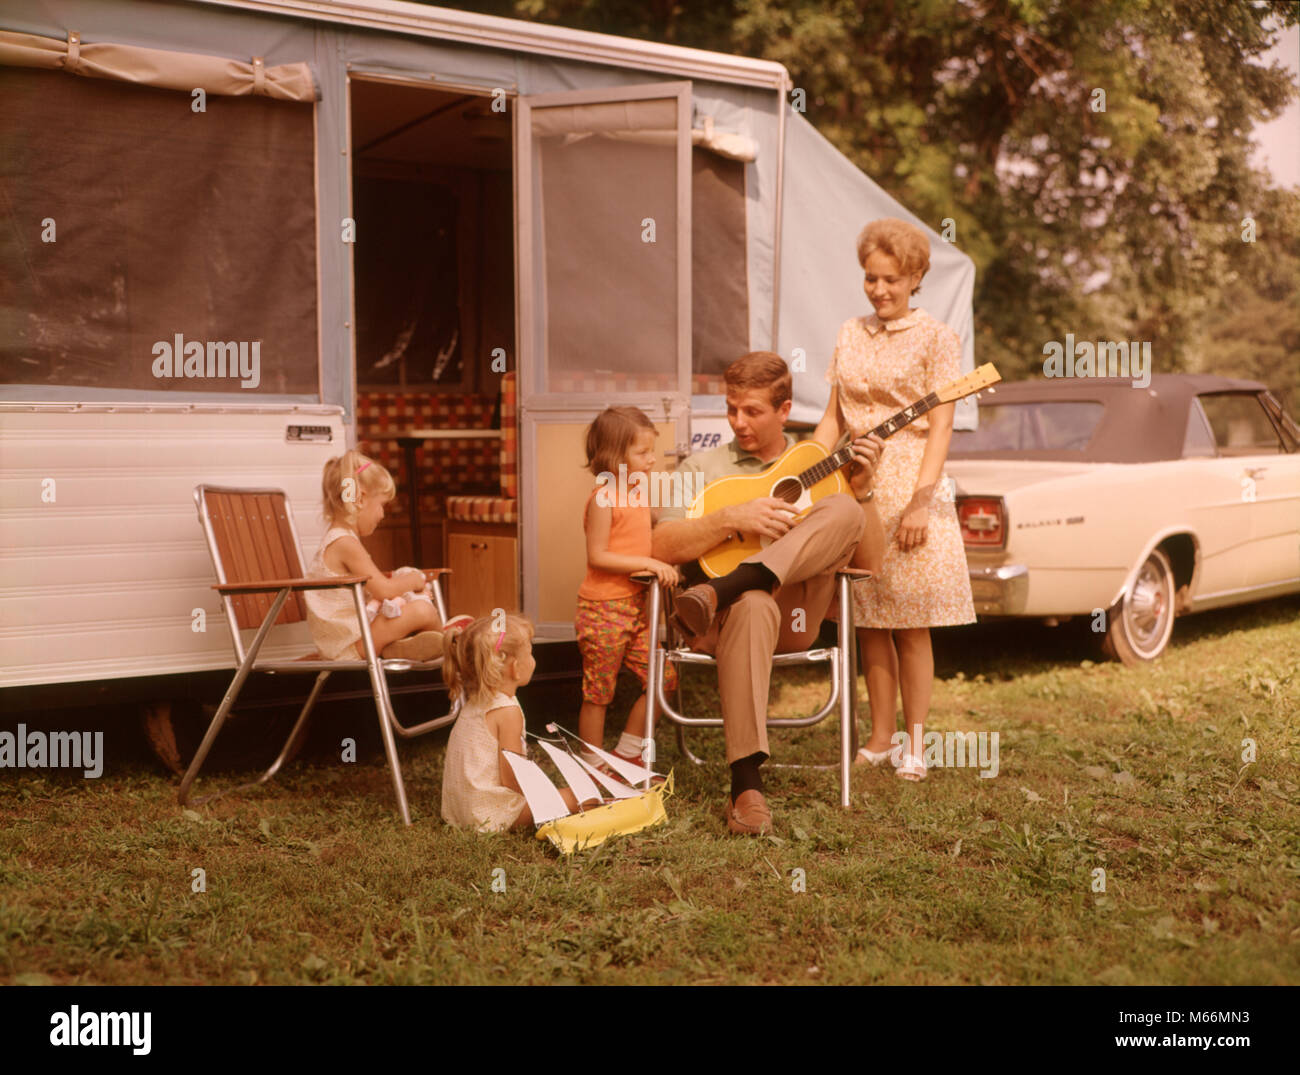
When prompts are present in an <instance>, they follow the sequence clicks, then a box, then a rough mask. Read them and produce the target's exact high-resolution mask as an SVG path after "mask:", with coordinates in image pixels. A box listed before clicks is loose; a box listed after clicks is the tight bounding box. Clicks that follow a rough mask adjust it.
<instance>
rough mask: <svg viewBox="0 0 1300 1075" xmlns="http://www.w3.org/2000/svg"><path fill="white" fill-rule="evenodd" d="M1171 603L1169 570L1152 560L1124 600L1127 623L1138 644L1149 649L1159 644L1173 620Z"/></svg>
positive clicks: (1130, 636)
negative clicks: (1170, 610) (1170, 608)
mask: <svg viewBox="0 0 1300 1075" xmlns="http://www.w3.org/2000/svg"><path fill="white" fill-rule="evenodd" d="M1169 606H1170V602H1169V586H1168V580H1167V578H1166V576H1165V573H1164V571H1163V570H1161V568H1160V565H1159V564H1158V563H1157V562H1156V561H1155V560H1148V561H1147V562H1146V563H1145V564H1143V565H1142V570H1141V571H1139V572H1138V576H1137V578H1136V579H1135V580H1134V582H1133V590H1132V592H1131V593H1130V594H1129V596H1128V600H1127V601H1125V602H1124V621H1125V623H1124V625H1125V626H1126V627H1127V628H1128V634H1129V638H1130V639H1131V640H1132V642H1133V644H1134V645H1135V646H1137V647H1138V648H1140V649H1142V650H1144V651H1146V650H1151V649H1153V648H1154V647H1155V646H1156V645H1158V644H1159V642H1160V639H1161V636H1163V634H1164V631H1165V625H1166V624H1167V622H1168V620H1169Z"/></svg>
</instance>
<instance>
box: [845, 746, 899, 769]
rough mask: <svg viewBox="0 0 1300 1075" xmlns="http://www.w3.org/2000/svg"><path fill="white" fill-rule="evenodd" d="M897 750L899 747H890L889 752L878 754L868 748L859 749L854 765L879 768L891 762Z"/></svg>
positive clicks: (883, 751) (884, 751) (854, 758)
mask: <svg viewBox="0 0 1300 1075" xmlns="http://www.w3.org/2000/svg"><path fill="white" fill-rule="evenodd" d="M897 749H898V748H897V747H890V748H889V749H888V750H882V751H881V752H880V753H879V754H877V753H876V752H875V751H874V750H868V749H867V748H866V747H858V752H857V754H856V755H854V757H853V764H854V765H871V766H875V767H879V766H881V765H884V764H885V762H887V761H889V759H890V758H891V757H892V756H893V754H894V752H895V751H896V750H897Z"/></svg>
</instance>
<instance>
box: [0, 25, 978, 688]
mask: <svg viewBox="0 0 1300 1075" xmlns="http://www.w3.org/2000/svg"><path fill="white" fill-rule="evenodd" d="M804 105H805V102H803V100H802V95H801V94H800V93H799V92H798V89H797V87H794V86H792V85H791V83H790V79H789V76H788V74H787V72H786V71H785V69H784V68H783V67H782V66H780V65H779V64H775V63H771V62H767V61H759V60H751V59H745V58H741V57H735V56H727V55H721V54H716V53H709V52H703V51H699V50H694V49H686V48H678V47H673V46H667V45H659V44H653V43H648V42H643V41H634V40H627V39H622V38H615V37H610V36H605V35H599V34H591V33H584V32H576V31H570V30H564V29H558V28H554V27H548V26H540V25H534V24H530V23H525V22H517V21H513V20H506V19H499V18H491V17H485V16H479V15H472V14H466V13H463V12H456V11H450V10H446V9H439V8H432V7H424V6H420V5H415V4H409V3H399V2H393V0H355V2H336V3H316V2H307V0H150V2H147V3H141V2H139V0H6V3H5V5H4V11H3V13H2V14H0V139H2V142H0V146H2V148H0V194H2V195H3V197H2V198H0V216H2V217H3V221H2V224H3V228H2V230H0V381H2V382H4V384H3V387H2V388H0V443H2V444H3V458H4V471H3V475H2V477H0V489H2V490H3V503H2V505H0V511H2V515H0V518H2V519H3V544H4V553H3V565H4V573H3V586H4V591H5V604H4V607H5V617H4V623H3V626H2V627H0V638H2V640H3V641H2V642H0V665H3V673H0V674H2V675H3V681H2V682H3V685H4V686H5V687H10V688H12V687H19V688H39V687H40V686H41V685H50V684H63V685H66V686H67V687H69V688H72V687H74V686H75V685H78V684H80V685H84V686H86V687H90V686H92V685H93V686H94V687H95V688H96V691H97V692H98V693H97V694H96V695H95V696H102V691H103V688H104V686H105V684H111V683H114V682H117V683H123V684H125V683H127V682H129V681H132V680H135V681H138V680H139V679H140V678H141V677H168V676H174V675H178V674H190V673H194V672H198V671H202V670H212V669H220V668H229V667H230V666H231V656H230V652H231V651H230V647H229V645H228V642H227V640H226V639H225V638H224V637H222V632H223V631H224V628H223V627H221V626H220V616H219V614H218V612H219V607H218V603H217V600H216V597H215V594H214V593H213V591H212V590H211V589H210V584H211V582H212V581H213V580H212V570H211V565H210V563H209V561H208V558H207V554H206V551H205V548H204V543H203V538H202V533H201V530H200V527H199V525H198V522H197V519H196V517H195V510H194V505H193V501H192V499H191V490H192V489H193V487H194V486H195V485H196V484H198V483H199V482H211V483H216V484H222V485H249V486H278V487H283V488H285V489H286V490H287V492H288V493H289V497H290V501H291V503H292V505H293V510H294V513H295V518H296V520H297V524H298V527H299V529H300V531H301V532H302V535H303V539H304V541H305V542H306V543H307V545H308V548H307V549H306V550H305V554H306V556H307V557H310V554H311V551H312V548H314V546H315V543H316V541H317V539H318V537H319V535H320V533H321V532H322V530H323V523H322V521H321V520H320V519H319V518H318V515H319V507H320V492H319V489H320V478H319V475H320V470H321V466H322V464H323V462H324V460H325V459H326V458H328V457H329V456H331V455H334V454H337V453H338V452H340V451H341V450H343V449H344V448H345V447H347V446H349V445H352V444H354V443H355V444H357V445H358V446H359V447H361V448H362V449H363V450H365V451H367V452H368V453H370V454H372V455H374V456H376V457H377V458H379V459H380V460H382V461H383V462H384V463H385V464H386V465H387V466H388V468H389V469H390V470H391V471H392V472H393V474H394V476H395V477H396V479H397V483H398V489H399V494H400V497H399V502H398V504H397V505H395V507H396V508H397V511H396V512H395V513H394V512H391V511H390V519H389V520H388V521H387V522H386V524H385V528H384V529H382V530H380V531H379V532H377V533H376V535H375V536H374V538H373V539H372V542H371V544H372V551H373V552H374V554H375V556H376V559H377V561H379V562H380V564H381V566H385V567H390V568H391V567H394V566H397V565H400V564H404V563H411V562H415V561H417V560H418V561H420V563H421V566H435V565H437V564H439V563H442V564H444V565H445V566H449V567H451V568H453V569H454V571H455V574H454V575H453V577H452V581H451V586H450V589H451V600H450V603H451V606H452V609H453V611H458V612H459V611H469V612H486V611H487V610H488V609H490V608H493V607H497V606H501V607H509V608H520V609H522V610H523V612H524V613H525V614H527V615H528V616H529V617H531V618H532V619H533V620H534V621H535V622H536V623H537V624H538V627H539V635H540V637H543V638H555V639H564V638H572V637H573V633H572V632H573V627H572V620H573V613H574V607H575V595H576V591H577V587H578V583H579V580H580V578H581V575H582V571H583V562H584V556H583V541H582V528H581V519H580V516H581V511H580V507H581V504H582V502H583V497H584V494H585V491H586V490H587V489H588V488H589V487H590V483H591V481H592V478H591V475H589V474H587V473H586V472H584V471H583V470H582V462H583V456H582V450H581V434H582V431H583V429H584V427H585V425H586V424H587V423H588V422H589V421H590V420H591V418H592V417H593V416H594V415H595V414H596V413H597V412H598V411H599V410H600V409H601V408H603V407H605V406H606V405H609V404H614V403H628V404H634V405H636V406H640V407H642V408H644V409H645V410H646V411H647V412H648V413H649V414H650V415H651V416H652V417H653V418H654V419H655V420H656V422H657V423H658V428H659V430H660V432H661V438H660V441H659V458H660V460H661V465H668V466H671V465H672V463H673V462H674V461H675V458H676V457H680V454H681V453H684V452H687V451H688V450H689V445H690V444H691V442H692V433H693V431H694V434H695V436H696V438H697V442H699V441H701V440H703V439H704V438H706V437H707V436H710V435H716V434H717V433H719V432H720V431H721V430H722V429H725V423H721V422H719V420H718V418H717V416H718V415H720V414H722V413H724V409H723V407H722V400H721V373H722V370H723V369H724V367H725V366H726V365H727V363H728V362H729V361H730V360H732V359H734V358H736V357H738V356H739V355H741V354H743V353H744V352H746V351H749V350H757V349H772V350H776V351H778V352H780V353H781V354H782V355H784V356H785V357H786V358H787V360H790V361H791V362H792V365H793V367H794V369H795V371H796V372H795V378H794V381H795V388H794V393H795V407H794V413H793V418H795V419H797V420H803V421H810V422H811V421H815V420H816V419H817V418H818V417H819V416H820V414H821V411H822V408H823V406H824V402H825V399H826V394H827V386H826V384H825V382H824V379H823V373H824V370H825V368H826V365H827V361H828V359H829V357H830V351H831V348H832V345H833V342H834V338H835V333H836V329H837V327H838V326H839V324H840V323H841V322H842V321H843V320H844V319H846V318H848V317H851V316H854V315H856V314H860V313H865V312H867V310H868V307H867V306H866V303H865V299H864V296H863V293H862V277H861V272H860V270H859V268H858V265H857V262H856V259H855V256H854V238H855V236H856V234H857V231H858V230H859V229H860V228H861V226H862V225H863V224H864V223H865V222H866V221H868V220H870V219H872V218H875V217H879V216H900V217H904V218H907V219H911V220H913V222H914V223H918V224H921V223H922V222H921V221H919V220H916V219H915V218H914V217H912V215H911V214H910V213H908V212H907V210H906V209H904V208H903V207H902V206H900V205H898V204H897V203H896V202H894V201H893V200H892V199H890V198H889V197H888V196H887V195H886V194H885V193H884V192H883V191H882V190H881V189H880V188H879V187H878V186H876V185H875V184H874V183H873V182H872V181H871V180H870V179H869V178H867V177H866V176H864V175H862V174H861V173H860V172H859V171H858V170H857V169H856V168H854V167H853V165H852V164H850V163H849V162H848V161H847V160H846V159H845V158H844V157H843V156H841V155H840V154H839V153H838V152H837V151H836V150H835V149H834V148H833V147H832V146H831V145H830V144H829V143H828V142H826V141H825V140H824V139H823V138H822V137H821V136H820V135H819V134H818V133H817V131H816V129H815V128H814V126H813V124H812V123H810V122H809V121H808V119H807V118H805V115H804V114H802V111H801V109H802V107H803V106H804ZM806 107H807V108H809V109H811V108H812V107H813V105H812V103H811V102H807V104H806ZM814 118H815V117H814ZM922 226H924V225H922ZM926 230H927V232H928V234H929V235H930V238H931V244H932V258H933V268H932V270H931V272H930V275H929V276H928V277H927V279H926V281H925V284H924V288H923V291H922V293H921V295H920V297H919V301H920V302H922V303H923V304H924V305H925V306H926V308H927V309H929V310H930V311H931V312H932V313H933V314H934V315H935V316H937V317H939V318H941V319H943V320H945V321H947V322H948V323H949V324H950V325H952V327H953V328H954V329H956V330H957V332H958V333H959V335H960V336H961V338H962V341H963V345H964V350H965V353H964V363H963V369H964V371H969V370H970V369H971V368H972V365H973V346H972V326H971V295H972V287H973V280H974V271H973V266H972V264H971V262H970V260H969V259H968V258H967V257H965V256H964V255H963V254H961V253H960V252H959V251H958V250H957V249H956V248H955V247H953V246H952V245H950V244H948V243H945V242H943V241H942V240H941V238H940V237H939V235H938V234H936V233H935V232H934V231H932V230H930V229H928V228H927V229H926ZM968 405H969V401H968ZM970 411H973V406H969V407H968V410H967V411H959V415H958V421H959V424H964V423H965V422H968V421H969V420H970ZM693 416H694V422H695V425H694V429H693V426H692V419H693ZM199 610H202V611H203V612H204V613H206V625H207V628H208V629H207V630H206V631H204V630H200V629H199V628H200V627H202V626H204V623H203V621H204V619H205V617H204V616H203V615H200V611H199ZM282 631H283V637H282V638H280V639H279V640H278V642H277V643H276V649H277V650H278V651H279V652H281V653H296V652H304V651H305V650H306V649H307V648H309V643H308V637H307V635H306V633H305V630H304V629H303V626H302V625H301V624H299V625H295V626H293V627H291V628H282ZM273 652H274V651H273ZM163 682H166V680H165V679H164V680H163ZM73 693H74V694H75V690H74V691H73ZM36 696H38V695H33V694H32V693H31V691H30V690H29V691H28V692H27V694H26V697H27V698H29V699H30V698H31V697H36ZM66 696H67V692H66V691H65V692H64V694H63V695H61V696H60V697H66ZM90 696H91V695H89V694H88V695H87V697H90ZM11 697H12V695H11Z"/></svg>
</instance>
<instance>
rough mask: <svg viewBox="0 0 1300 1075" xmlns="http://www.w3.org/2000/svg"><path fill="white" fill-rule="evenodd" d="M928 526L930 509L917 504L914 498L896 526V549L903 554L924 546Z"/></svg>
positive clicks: (924, 505)
mask: <svg viewBox="0 0 1300 1075" xmlns="http://www.w3.org/2000/svg"><path fill="white" fill-rule="evenodd" d="M929 525H930V508H929V506H928V505H926V504H923V503H918V502H917V500H916V499H915V498H913V500H912V502H911V503H910V504H909V505H908V506H907V510H906V511H904V512H903V519H902V521H901V522H900V523H899V524H898V536H897V538H896V540H897V542H898V547H899V548H900V549H902V550H903V551H904V552H907V551H908V550H909V549H915V548H916V547H917V546H919V545H924V544H925V537H926V530H927V528H928V527H929Z"/></svg>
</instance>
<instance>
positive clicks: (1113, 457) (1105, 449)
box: [948, 373, 1268, 463]
mask: <svg viewBox="0 0 1300 1075" xmlns="http://www.w3.org/2000/svg"><path fill="white" fill-rule="evenodd" d="M1267 390H1268V389H1267V386H1266V385H1263V384H1260V383H1259V382H1258V381H1244V380H1238V379H1235V378H1231V377H1215V376H1212V375H1210V374H1199V373H1157V374H1154V375H1152V377H1151V383H1150V385H1148V386H1147V387H1146V388H1134V387H1133V381H1132V380H1131V379H1130V378H1128V377H1066V378H1061V379H1060V380H1046V379H1037V380H1032V381H1009V382H1007V383H1006V384H997V385H994V386H993V387H992V388H986V389H984V391H983V392H981V393H980V399H979V402H980V406H992V405H993V404H995V403H1063V402H1067V401H1093V402H1097V403H1101V404H1103V405H1104V406H1105V408H1106V411H1105V414H1104V415H1103V416H1102V419H1101V421H1100V422H1099V423H1098V424H1097V427H1096V429H1094V430H1093V434H1092V439H1091V440H1090V441H1089V442H1088V446H1087V447H1086V448H1084V449H1083V450H1082V451H1008V450H1005V449H1002V450H995V451H963V450H962V448H961V446H960V443H961V438H960V437H959V436H957V437H954V438H953V442H952V449H951V450H950V451H949V453H948V454H949V455H950V456H951V457H952V458H954V459H1007V458H1015V459H1044V460H1056V461H1068V462H1076V463H1078V462H1088V463H1156V462H1160V461H1162V460H1166V459H1180V458H1181V457H1182V454H1183V440H1184V438H1185V436H1186V435H1187V416H1188V414H1189V413H1190V411H1191V404H1192V399H1193V398H1194V397H1196V396H1199V395H1208V394H1210V393H1218V392H1248V393H1252V394H1253V393H1257V392H1265V391H1267Z"/></svg>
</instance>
